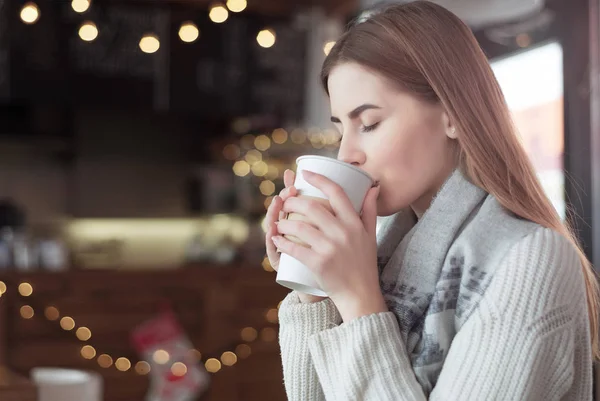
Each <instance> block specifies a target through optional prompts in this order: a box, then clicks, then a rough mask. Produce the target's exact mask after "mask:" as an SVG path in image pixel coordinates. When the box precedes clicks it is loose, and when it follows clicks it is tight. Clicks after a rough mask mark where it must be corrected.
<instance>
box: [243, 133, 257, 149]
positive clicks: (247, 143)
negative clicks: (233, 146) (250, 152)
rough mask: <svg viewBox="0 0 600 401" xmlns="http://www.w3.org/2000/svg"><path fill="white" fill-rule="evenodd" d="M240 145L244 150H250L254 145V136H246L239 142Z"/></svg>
mask: <svg viewBox="0 0 600 401" xmlns="http://www.w3.org/2000/svg"><path fill="white" fill-rule="evenodd" d="M240 145H241V146H242V148H244V149H251V148H252V145H254V136H253V135H251V134H246V135H244V136H243V137H242V139H241V140H240Z"/></svg>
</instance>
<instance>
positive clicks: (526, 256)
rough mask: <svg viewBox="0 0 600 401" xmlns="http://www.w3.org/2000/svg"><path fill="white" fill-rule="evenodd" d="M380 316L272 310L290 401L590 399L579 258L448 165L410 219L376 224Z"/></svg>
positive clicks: (292, 304)
mask: <svg viewBox="0 0 600 401" xmlns="http://www.w3.org/2000/svg"><path fill="white" fill-rule="evenodd" d="M378 261H379V269H380V278H381V279H380V281H381V289H382V293H383V295H384V298H385V300H386V302H387V305H388V308H389V312H385V313H378V314H373V315H369V316H364V317H361V318H358V319H355V320H353V321H350V322H342V321H341V317H340V315H339V313H338V311H337V309H336V307H335V305H334V304H333V302H332V301H331V300H330V299H326V300H324V301H321V302H317V303H313V304H302V303H300V302H299V299H298V296H297V294H296V293H295V292H292V293H290V294H289V295H288V296H287V297H286V299H285V300H284V302H283V303H282V304H281V306H280V309H279V320H280V338H279V341H280V346H281V355H282V362H283V373H284V384H285V388H286V393H287V396H288V399H289V400H293V401H296V400H298V401H299V400H302V401H322V400H328V401H330V400H356V401H358V400H361V401H371V400H373V401H375V400H377V401H386V400H395V401H398V400H400V401H402V400H406V401H409V400H410V401H414V400H540V401H541V400H544V401H546V400H548V401H551V400H591V399H592V359H591V348H590V334H589V322H588V317H587V306H586V295H585V286H584V279H583V274H582V271H581V264H580V262H579V259H578V256H577V253H576V252H575V249H574V248H573V247H572V245H571V244H570V243H569V242H568V241H567V240H566V239H565V238H563V237H562V236H561V235H559V234H558V233H556V232H554V231H552V230H549V229H545V228H542V227H540V226H538V225H536V224H533V223H531V222H528V221H525V220H522V219H519V218H517V217H516V216H514V215H512V214H511V213H509V212H508V211H506V210H504V209H503V208H502V207H501V206H500V205H499V204H498V202H497V201H496V200H495V199H494V198H493V197H492V196H491V195H489V194H487V193H485V192H484V191H483V190H481V189H480V188H478V187H476V186H475V185H473V184H471V183H470V182H469V181H468V180H467V179H466V178H465V177H464V176H463V175H462V174H461V173H460V172H459V171H457V172H455V173H454V174H453V175H452V176H451V177H450V178H449V179H448V180H447V182H446V183H445V184H444V186H443V187H442V189H441V190H440V192H439V193H438V195H437V196H436V198H435V199H434V200H433V202H432V204H431V206H430V208H429V210H428V211H427V212H426V213H425V214H424V216H423V217H422V218H421V219H420V220H419V221H418V222H416V221H415V219H414V215H412V214H411V213H409V212H408V211H402V212H400V213H398V214H397V215H395V216H392V217H390V218H388V219H385V221H384V222H383V224H382V227H381V229H380V231H379V233H378Z"/></svg>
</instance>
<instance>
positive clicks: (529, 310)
mask: <svg viewBox="0 0 600 401" xmlns="http://www.w3.org/2000/svg"><path fill="white" fill-rule="evenodd" d="M486 295H487V296H488V298H489V299H494V300H496V301H497V303H498V305H500V306H502V307H503V308H508V309H511V310H513V311H515V310H522V311H523V313H524V314H525V315H527V317H529V319H525V320H531V319H534V318H535V317H539V316H547V315H548V314H549V313H558V312H559V311H560V314H561V315H565V316H566V315H569V314H572V313H574V312H576V311H577V309H579V308H582V307H584V306H585V305H586V299H585V283H584V278H583V272H582V266H581V261H580V258H579V254H578V252H577V249H576V248H575V246H574V245H573V244H572V243H571V241H569V240H568V239H567V238H566V237H565V236H564V235H562V234H560V233H559V232H557V231H555V230H552V229H550V228H545V227H542V226H539V225H536V227H535V228H534V229H533V230H532V231H531V232H530V233H528V234H527V235H526V236H524V237H522V238H521V239H520V240H519V241H517V242H516V243H515V244H513V246H512V247H511V248H510V250H509V251H508V252H507V254H506V255H505V256H504V258H503V259H502V261H501V262H500V265H499V266H498V268H497V269H496V272H495V275H494V278H493V281H492V283H490V288H489V289H488V293H487V294H486ZM525 317H526V316H523V318H525Z"/></svg>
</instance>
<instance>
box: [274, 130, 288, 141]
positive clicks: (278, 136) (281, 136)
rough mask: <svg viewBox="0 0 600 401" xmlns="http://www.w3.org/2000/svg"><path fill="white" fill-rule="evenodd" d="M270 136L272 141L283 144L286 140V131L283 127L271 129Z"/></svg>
mask: <svg viewBox="0 0 600 401" xmlns="http://www.w3.org/2000/svg"><path fill="white" fill-rule="evenodd" d="M271 137H272V138H273V142H275V143H276V144H278V145H283V144H284V143H285V142H286V141H287V140H288V133H287V131H286V130H284V129H283V128H277V129H276V130H275V131H273V133H272V134H271Z"/></svg>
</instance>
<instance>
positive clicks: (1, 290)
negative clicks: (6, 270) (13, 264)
mask: <svg viewBox="0 0 600 401" xmlns="http://www.w3.org/2000/svg"><path fill="white" fill-rule="evenodd" d="M5 292H6V284H5V283H4V281H0V295H2V294H4V293H5Z"/></svg>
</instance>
